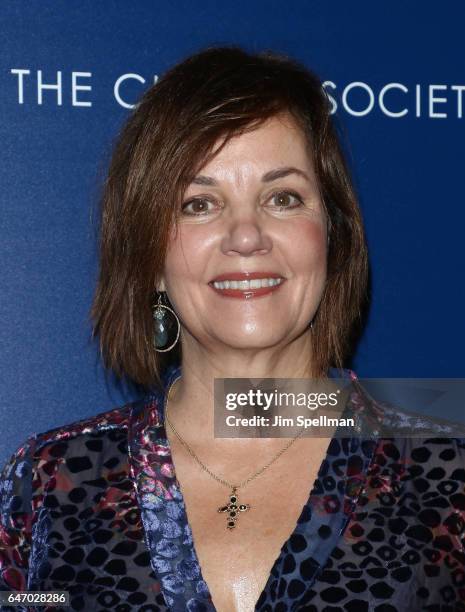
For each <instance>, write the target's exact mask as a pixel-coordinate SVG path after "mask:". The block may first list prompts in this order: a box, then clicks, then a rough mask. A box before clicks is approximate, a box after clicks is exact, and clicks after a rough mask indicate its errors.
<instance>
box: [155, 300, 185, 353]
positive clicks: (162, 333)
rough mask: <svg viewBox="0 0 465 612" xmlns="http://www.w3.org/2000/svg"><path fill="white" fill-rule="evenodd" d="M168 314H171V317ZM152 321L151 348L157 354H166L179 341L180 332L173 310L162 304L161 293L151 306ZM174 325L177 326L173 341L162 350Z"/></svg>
mask: <svg viewBox="0 0 465 612" xmlns="http://www.w3.org/2000/svg"><path fill="white" fill-rule="evenodd" d="M169 313H171V315H170V314H169ZM153 320H154V333H153V347H154V349H155V350H156V351H157V353H166V351H170V350H171V349H172V348H173V346H175V344H176V343H177V341H178V339H179V332H180V331H181V324H180V322H179V319H178V317H177V315H176V313H175V312H174V310H173V309H172V308H170V307H169V306H167V305H166V304H162V297H161V293H159V294H158V302H157V303H156V304H154V306H153ZM175 323H176V324H177V332H176V339H175V341H174V342H173V343H172V344H170V346H168V347H167V348H162V347H163V346H165V344H167V343H168V337H169V335H170V331H171V329H172V328H173V327H174V325H175Z"/></svg>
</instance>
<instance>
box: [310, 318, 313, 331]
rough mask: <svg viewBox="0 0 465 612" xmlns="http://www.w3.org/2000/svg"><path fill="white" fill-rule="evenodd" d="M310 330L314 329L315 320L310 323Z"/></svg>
mask: <svg viewBox="0 0 465 612" xmlns="http://www.w3.org/2000/svg"><path fill="white" fill-rule="evenodd" d="M309 327H310V329H313V320H312V321H310V325H309Z"/></svg>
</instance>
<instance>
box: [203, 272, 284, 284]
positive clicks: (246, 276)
mask: <svg viewBox="0 0 465 612" xmlns="http://www.w3.org/2000/svg"><path fill="white" fill-rule="evenodd" d="M255 278H282V279H284V278H285V277H284V276H283V275H282V274H278V273H277V272H266V271H265V272H226V273H225V274H220V275H219V276H215V278H212V280H211V281H210V282H209V284H211V283H214V282H221V281H225V280H237V281H239V280H253V279H255Z"/></svg>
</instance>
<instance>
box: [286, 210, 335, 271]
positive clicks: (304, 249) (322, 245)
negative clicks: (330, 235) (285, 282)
mask: <svg viewBox="0 0 465 612" xmlns="http://www.w3.org/2000/svg"><path fill="white" fill-rule="evenodd" d="M326 241H327V238H326V227H325V226H324V225H323V224H321V223H315V221H311V220H309V219H299V222H298V224H297V225H296V228H295V231H294V232H293V235H292V240H290V241H289V244H291V245H292V252H293V259H294V261H296V262H297V265H298V267H299V268H301V269H307V270H308V266H309V265H311V266H312V268H313V269H314V268H315V267H321V268H322V269H323V268H325V267H326Z"/></svg>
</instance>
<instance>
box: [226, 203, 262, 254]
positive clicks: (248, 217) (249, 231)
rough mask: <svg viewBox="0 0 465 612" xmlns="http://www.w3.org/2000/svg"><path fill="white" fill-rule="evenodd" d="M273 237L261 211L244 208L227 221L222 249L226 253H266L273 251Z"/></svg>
mask: <svg viewBox="0 0 465 612" xmlns="http://www.w3.org/2000/svg"><path fill="white" fill-rule="evenodd" d="M271 248H272V239H271V237H270V235H269V233H268V230H267V228H266V223H265V222H264V219H263V217H260V214H259V211H254V210H247V211H244V210H242V211H241V212H239V213H236V214H233V215H231V218H230V219H228V221H226V222H225V230H224V236H223V239H222V241H221V250H222V251H223V253H225V255H242V256H244V257H250V256H251V255H264V254H266V253H268V252H269V251H271Z"/></svg>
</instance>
